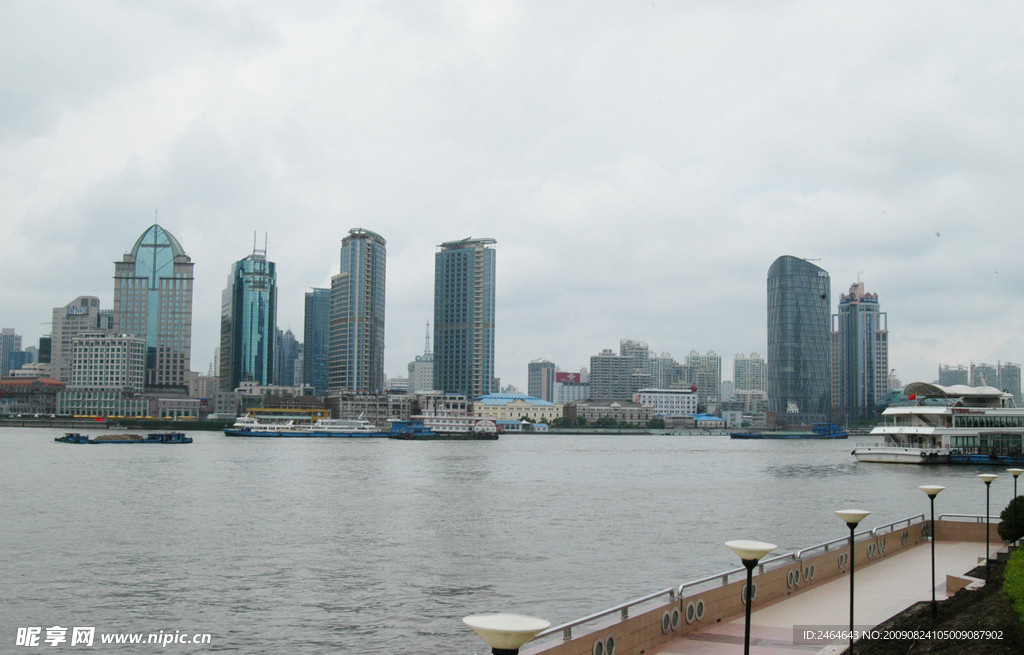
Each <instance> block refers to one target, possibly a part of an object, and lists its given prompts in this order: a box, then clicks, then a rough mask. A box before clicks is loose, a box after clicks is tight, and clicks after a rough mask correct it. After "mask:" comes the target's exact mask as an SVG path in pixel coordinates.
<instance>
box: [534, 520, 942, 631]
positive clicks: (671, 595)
mask: <svg viewBox="0 0 1024 655" xmlns="http://www.w3.org/2000/svg"><path fill="white" fill-rule="evenodd" d="M944 516H945V515H944ZM917 519H921V520H924V514H915V515H914V516H909V517H907V518H905V519H900V520H898V521H893V522H892V523H886V524H885V525H880V526H878V527H876V528H872V529H871V530H864V531H862V532H859V533H857V534H859V535H861V536H863V535H866V534H870V535H871V536H872V537H876V536H878V532H879V531H880V530H884V529H886V528H889V529H890V530H889V531H890V532H892V528H894V527H895V526H897V525H900V524H902V523H906V524H907V527H910V525H911V524H912V523H913V522H914V521H915V520H917ZM849 541H850V538H849V537H843V538H841V539H833V540H832V541H826V542H823V543H820V544H816V545H814V546H808V547H807V548H802V549H800V550H798V551H795V552H792V553H785V554H782V555H776V556H775V557H769V558H767V559H763V560H761V561H760V562H758V564H757V568H758V572H759V573H764V567H765V565H766V564H771V563H773V562H779V561H782V560H792V561H799V560H801V559H802V558H803V555H804V553H806V552H809V551H812V550H815V549H818V548H823V549H824V550H825V552H828V549H829V547H831V546H833V545H835V544H839V543H843V544H846V543H849ZM739 573H742V574H744V575H746V573H747V569H746V568H744V567H740V568H737V569H730V570H728V571H725V572H723V573H716V574H714V575H709V576H707V577H705V578H701V579H699V580H691V581H690V582H684V583H683V584H681V585H679V586H678V587H671V588H669V589H662V590H661V591H656V592H654V593H652V594H648V595H646V596H642V597H640V598H634V599H633V600H630V601H627V602H625V603H622V604H619V605H616V606H614V607H609V608H608V609H605V610H601V611H600V612H594V613H593V614H589V615H587V616H584V617H583V618H579V619H575V620H573V621H569V622H567V623H562V624H560V625H556V626H554V627H551V628H548V629H547V630H544V631H543V632H540V633H538V634H537V636H535V637H534V638H533V640H532V641H535V640H537V639H543V638H544V637H550V636H551V635H554V634H557V633H559V632H561V633H562V639H563V640H564V641H569V640H571V639H572V629H573V628H575V627H577V626H580V625H583V624H584V623H590V622H591V621H595V620H597V619H600V618H604V617H606V616H609V615H611V614H615V613H616V612H618V613H619V614H620V615H621V617H622V620H626V619H628V618H629V610H630V608H632V607H635V606H637V605H640V604H642V603H646V602H649V601H652V600H655V599H657V598H660V597H662V596H668V599H669V601H674V600H676V598H682V597H683V591H684V590H685V589H688V588H690V587H695V586H698V585H702V584H706V583H708V582H713V581H714V580H718V579H721V580H722V585H723V586H724V585H727V584H729V576H731V575H736V574H739Z"/></svg>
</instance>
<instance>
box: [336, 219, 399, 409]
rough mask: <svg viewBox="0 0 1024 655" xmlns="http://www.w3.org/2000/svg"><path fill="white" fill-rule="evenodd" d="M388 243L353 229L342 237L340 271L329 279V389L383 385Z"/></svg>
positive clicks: (364, 389)
mask: <svg viewBox="0 0 1024 655" xmlns="http://www.w3.org/2000/svg"><path fill="white" fill-rule="evenodd" d="M386 245H387V241H385V240H384V237H382V236H381V235H379V234H377V233H375V232H371V231H369V230H364V229H362V228H355V229H352V230H349V232H348V236H346V237H345V238H344V239H342V240H341V272H340V273H339V274H338V275H335V276H334V277H332V278H331V319H330V344H329V351H328V360H327V375H328V385H327V386H328V388H329V389H330V390H331V391H354V392H356V393H376V392H379V391H381V390H382V389H384V291H385V275H386V272H387V251H386Z"/></svg>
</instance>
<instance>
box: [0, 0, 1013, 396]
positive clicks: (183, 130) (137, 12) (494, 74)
mask: <svg viewBox="0 0 1024 655" xmlns="http://www.w3.org/2000/svg"><path fill="white" fill-rule="evenodd" d="M1022 26H1024V6H1022V5H1020V3H1011V2H988V3H962V2H935V1H929V2H899V3H891V2H858V3H851V2H844V3H818V2H814V3H812V2H771V3H761V2H733V3H718V2H679V3H674V2H671V3H670V2H656V3H650V2H648V3H643V4H640V3H627V2H592V1H588V2H501V3H498V2H494V3H490V2H480V1H466V2H461V1H456V0H452V1H449V2H433V3H431V2H412V1H410V2H343V3H335V2H295V3H281V2H212V1H210V0H202V1H192V2H189V1H176V2H149V3H139V2H113V1H110V2H102V1H98V0H92V1H90V2H73V1H70V0H69V1H67V2H41V1H11V2H4V3H2V4H0V35H2V38H0V61H3V64H4V74H3V75H0V201H2V211H3V216H4V218H3V242H4V248H3V252H4V255H3V257H2V258H0V275H2V276H3V286H2V290H0V325H2V326H3V327H12V328H15V329H16V330H17V331H18V332H19V333H20V334H22V335H23V337H24V345H25V346H29V345H35V344H36V342H37V340H38V337H39V336H40V335H41V334H45V333H48V331H49V326H48V325H46V324H45V322H46V321H49V320H50V314H51V311H52V308H53V307H57V306H61V305H64V304H65V303H67V302H69V301H71V300H72V299H74V298H75V297H77V296H79V295H95V296H98V297H99V298H100V299H101V305H102V306H103V307H105V308H110V307H111V306H112V294H113V271H114V265H113V262H114V261H116V260H120V259H121V257H122V255H123V254H124V253H125V252H127V251H128V250H129V249H130V248H131V246H132V245H133V244H134V242H135V240H136V239H137V238H138V236H139V235H140V234H141V233H142V232H143V231H145V229H146V228H147V227H148V226H149V225H151V224H152V223H153V222H154V213H155V212H157V211H158V212H159V223H160V224H161V225H162V226H164V227H165V228H166V229H167V230H169V231H170V232H171V233H172V234H174V235H175V236H176V237H177V238H178V240H179V241H180V242H181V244H182V245H183V247H184V248H185V250H186V251H187V252H188V254H189V255H190V256H191V258H192V260H193V262H195V274H196V282H195V297H194V310H193V350H192V367H193V368H194V369H196V370H199V371H202V372H205V371H206V370H207V367H208V366H209V364H210V362H211V361H212V358H213V351H214V348H215V347H216V345H217V342H218V339H219V336H218V330H219V311H220V294H221V291H222V289H223V288H224V286H225V283H226V280H227V275H228V272H229V269H230V266H231V263H232V262H234V261H236V260H238V259H241V258H242V257H245V256H246V255H248V254H250V253H251V252H252V248H253V235H254V233H255V234H256V235H257V237H256V240H257V242H258V243H259V245H260V247H262V246H263V243H264V235H267V237H266V238H267V240H268V243H269V248H268V257H269V258H270V259H271V260H272V261H275V262H277V265H278V283H279V290H280V308H279V313H278V322H279V325H280V327H281V328H282V329H288V328H290V329H291V330H292V331H293V332H295V333H296V335H297V337H298V338H299V339H300V340H301V338H302V327H303V325H302V324H303V318H302V309H303V293H304V292H305V291H307V290H309V289H310V288H312V287H318V286H319V287H326V286H329V279H330V276H331V275H332V274H333V273H336V272H337V270H338V259H339V249H340V242H341V239H342V238H343V237H344V236H345V234H346V233H347V232H348V230H349V229H350V228H353V227H365V228H367V229H371V230H374V231H376V232H378V233H380V234H381V235H382V236H384V237H385V238H386V239H387V241H388V245H387V249H388V284H387V294H388V297H387V328H386V335H387V355H386V362H385V369H386V372H387V374H388V375H389V376H395V375H404V374H405V367H406V364H407V362H408V361H409V360H410V359H412V358H413V357H414V356H415V355H417V354H420V353H422V352H423V348H424V334H425V329H426V323H427V322H428V321H432V320H433V316H432V315H433V254H434V252H435V247H436V245H437V244H440V243H442V242H444V241H450V240H454V239H461V238H464V237H468V236H474V237H493V238H494V239H496V240H497V246H496V247H497V261H498V301H497V343H496V368H497V374H498V375H499V376H501V378H502V380H503V383H513V384H516V385H518V386H520V388H522V389H523V390H524V391H525V383H526V365H527V363H528V362H529V361H530V360H531V359H534V358H538V357H544V358H547V359H550V360H551V361H554V362H556V363H557V364H558V365H559V366H560V367H561V368H562V369H564V370H578V369H579V368H581V367H584V366H589V357H590V356H591V355H592V354H595V353H597V352H599V351H600V350H601V349H603V348H615V349H617V348H618V342H619V339H620V338H624V337H628V338H634V339H641V340H644V341H646V342H647V343H648V344H649V345H650V346H651V348H652V350H654V351H656V352H670V353H671V354H672V355H674V356H675V357H676V358H677V359H682V358H684V357H685V355H686V354H687V353H688V352H689V351H690V350H691V349H696V350H698V351H699V352H701V353H705V352H707V351H708V350H714V351H715V352H717V353H718V354H719V355H721V356H722V357H723V360H724V361H723V368H724V369H725V376H726V377H727V378H729V377H731V362H732V357H733V355H734V354H735V353H737V352H744V353H749V352H751V351H757V352H759V353H761V354H762V355H764V354H766V341H767V337H766V298H765V295H766V293H765V287H766V275H767V271H768V267H769V266H770V265H771V263H772V261H774V260H775V259H776V258H777V257H778V256H780V255H795V256H799V257H807V258H814V259H815V260H816V261H815V263H816V264H818V265H820V266H822V267H823V268H825V269H826V270H828V271H829V272H830V274H831V277H832V295H833V305H835V304H836V303H837V302H838V296H839V294H840V293H842V292H845V291H846V290H847V288H848V287H849V285H850V284H851V283H853V282H854V281H856V280H857V279H858V277H859V278H860V279H861V280H863V281H864V282H865V284H866V286H867V290H868V291H872V292H875V293H877V294H878V295H879V300H880V303H881V307H882V310H883V311H886V312H887V313H888V320H889V328H890V332H891V337H890V339H891V346H890V359H891V364H892V366H893V367H894V368H895V369H896V372H897V374H898V375H899V376H900V377H901V378H902V379H903V381H904V382H909V381H913V380H917V379H923V380H932V379H934V378H935V375H936V366H937V364H938V363H940V362H941V363H948V364H957V363H962V364H969V363H970V362H972V361H973V362H982V361H984V362H990V363H995V362H996V361H1014V362H1021V361H1022V360H1024V339H1022V338H1021V333H1022V324H1024V312H1022V303H1021V301H1020V291H1021V288H1022V284H1021V282H1022V274H1024V263H1022V262H1024V260H1022V258H1021V256H1020V253H1021V251H1022V239H1024V236H1022V235H1024V229H1022V228H1021V227H1020V224H1019V218H1018V214H1019V205H1020V202H1019V194H1020V189H1021V188H1024V185H1022V184H1021V180H1020V177H1021V176H1020V169H1019V168H1018V166H1019V163H1020V162H1019V160H1020V157H1021V153H1022V152H1024V147H1022V146H1024V138H1022V137H1024V134H1022V125H1024V122H1022V111H1024V93H1022V80H1024V70H1022V69H1024V66H1022V64H1024V48H1021V43H1024V27H1022Z"/></svg>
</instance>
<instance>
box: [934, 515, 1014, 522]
mask: <svg viewBox="0 0 1024 655" xmlns="http://www.w3.org/2000/svg"><path fill="white" fill-rule="evenodd" d="M945 518H959V519H974V522H975V523H981V522H982V521H984V520H985V515H984V514H939V520H942V519H945ZM992 519H996V520H999V517H998V516H989V517H988V520H989V521H991V520H992Z"/></svg>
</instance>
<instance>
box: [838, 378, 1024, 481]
mask: <svg viewBox="0 0 1024 655" xmlns="http://www.w3.org/2000/svg"><path fill="white" fill-rule="evenodd" d="M904 393H905V394H906V395H907V397H908V398H909V399H910V400H911V401H913V404H911V405H906V406H893V407H889V408H887V409H886V410H885V411H884V412H882V417H883V419H884V423H883V424H881V425H878V426H876V427H875V428H874V429H872V430H871V436H873V437H880V438H881V439H882V441H881V442H879V443H875V444H872V445H865V446H858V447H856V448H854V449H853V453H852V454H853V456H854V457H856V458H857V461H860V462H887V463H895V464H993V463H1000V464H1020V463H1024V409H1021V408H1018V407H1016V406H1014V402H1013V395H1012V394H1009V393H1006V392H1004V391H1000V390H999V389H996V388H995V387H968V386H966V385H955V386H941V385H938V384H931V383H927V382H914V383H912V384H910V385H908V386H907V387H906V389H905V390H904Z"/></svg>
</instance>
